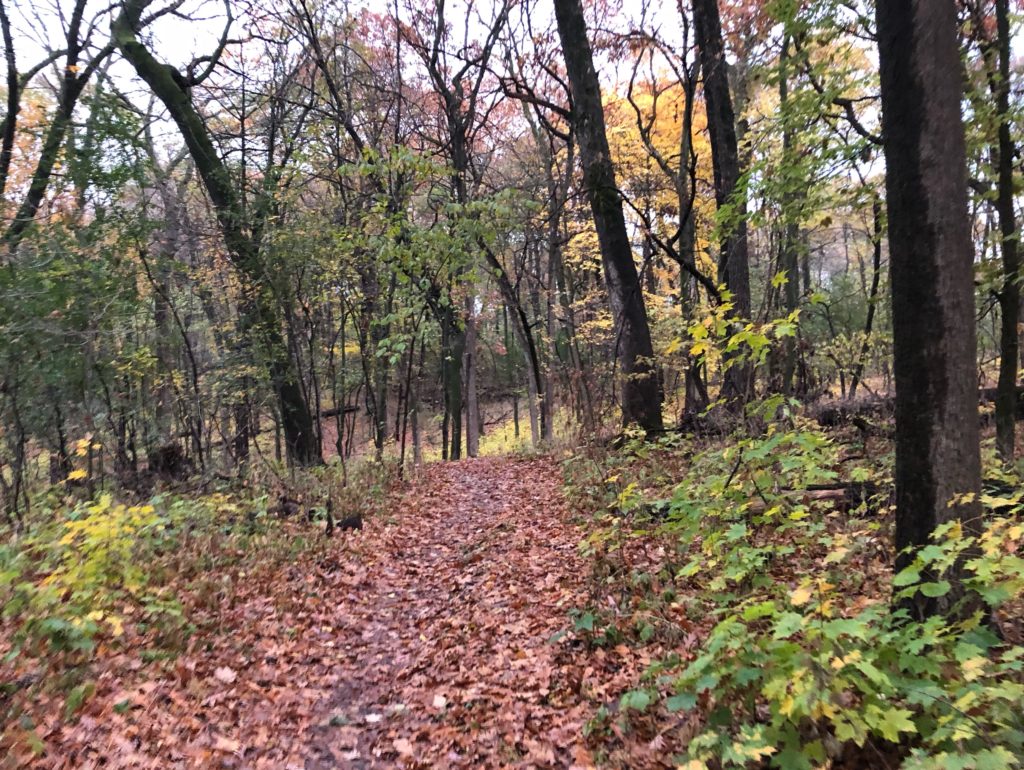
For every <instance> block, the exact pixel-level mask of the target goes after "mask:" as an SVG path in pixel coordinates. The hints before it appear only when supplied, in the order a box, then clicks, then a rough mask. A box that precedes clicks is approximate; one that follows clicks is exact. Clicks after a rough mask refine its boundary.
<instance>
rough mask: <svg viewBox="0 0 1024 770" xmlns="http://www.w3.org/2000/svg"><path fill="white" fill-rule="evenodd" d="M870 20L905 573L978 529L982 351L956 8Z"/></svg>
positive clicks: (938, 6)
mask: <svg viewBox="0 0 1024 770" xmlns="http://www.w3.org/2000/svg"><path fill="white" fill-rule="evenodd" d="M877 22H878V47H879V61H880V69H881V84H882V114H883V118H882V128H883V137H884V148H885V159H886V192H887V204H888V211H889V254H890V257H889V262H890V270H891V276H892V313H893V319H892V320H893V345H894V373H895V380H896V470H895V476H896V550H897V554H898V555H897V557H896V567H897V569H902V568H903V567H905V566H907V565H908V564H909V563H911V561H912V560H913V558H914V553H913V549H915V548H918V547H920V546H923V545H925V544H926V543H927V542H928V541H929V539H930V537H931V535H932V533H933V531H934V530H935V528H936V527H937V526H938V525H940V524H942V523H944V522H946V521H950V520H953V519H960V520H962V521H964V523H965V525H966V527H965V528H966V529H967V530H968V531H976V530H977V528H978V526H979V523H980V505H979V503H978V501H977V497H976V495H977V493H978V491H979V489H980V486H981V463H980V457H979V449H978V403H977V398H978V394H977V384H976V366H977V364H976V353H977V350H976V345H977V343H976V338H975V323H974V283H973V260H972V246H971V232H970V221H969V218H968V214H967V165H966V150H965V143H964V129H963V123H962V119H961V112H960V99H961V95H962V88H963V86H962V82H961V74H960V73H961V68H960V53H959V50H958V47H957V39H956V30H957V18H956V8H955V2H954V0H910V2H895V1H894V0H882V1H881V2H879V3H878V6H877ZM963 495H973V497H972V498H969V499H964V498H963V497H962V496H963ZM947 577H948V578H952V581H953V582H954V583H955V582H956V575H951V576H947ZM962 596H963V591H962V587H959V586H958V587H956V588H954V590H953V591H951V592H950V593H948V594H946V595H945V596H940V597H935V598H929V597H925V596H924V595H921V594H919V595H917V596H916V597H915V598H914V600H913V601H911V602H909V606H908V609H909V611H910V612H911V614H912V616H913V617H915V618H918V619H922V618H924V617H927V616H929V615H933V614H936V613H949V612H951V611H952V610H954V608H955V604H956V600H957V599H958V598H959V597H962Z"/></svg>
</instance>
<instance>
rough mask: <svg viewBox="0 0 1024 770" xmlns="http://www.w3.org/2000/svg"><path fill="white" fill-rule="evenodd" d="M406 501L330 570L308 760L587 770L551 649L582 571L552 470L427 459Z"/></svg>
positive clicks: (577, 718) (572, 706) (316, 764)
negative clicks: (331, 685) (322, 708)
mask: <svg viewBox="0 0 1024 770" xmlns="http://www.w3.org/2000/svg"><path fill="white" fill-rule="evenodd" d="M402 503H403V508H402V510H400V511H394V512H393V514H392V516H391V517H390V518H389V519H388V520H384V521H381V520H378V521H376V522H373V523H372V524H370V525H369V526H368V528H367V529H366V530H365V531H364V532H362V533H359V534H356V535H354V536H351V537H352V540H353V543H352V548H353V551H354V552H355V553H356V554H359V557H360V558H358V559H345V563H344V564H343V565H340V566H339V573H338V588H337V593H336V596H337V599H338V604H337V608H336V619H335V622H334V623H333V624H332V625H333V628H334V632H333V633H334V634H335V638H334V639H333V640H332V641H333V643H334V649H336V650H338V652H339V655H338V658H337V660H336V666H337V668H338V671H337V672H336V673H337V680H338V683H337V686H336V690H335V692H334V694H333V696H332V698H331V700H330V704H329V712H328V714H327V717H328V721H327V723H326V724H324V723H321V724H320V726H319V727H318V728H317V729H316V730H315V737H314V739H313V741H312V743H311V754H312V756H311V757H310V758H309V759H308V760H307V763H306V767H307V768H310V770H327V768H371V767H374V768H375V767H402V766H409V767H473V768H480V767H510V766H524V767H527V766H533V767H552V766H554V767H570V766H572V765H574V764H582V765H584V766H585V765H586V764H589V763H588V762H587V759H586V757H587V755H586V752H585V751H584V750H583V749H582V748H581V747H578V746H577V745H576V744H577V742H578V741H580V740H582V739H581V737H580V736H581V728H582V722H583V719H584V718H585V710H584V709H583V708H582V706H581V705H580V703H579V700H578V698H573V697H572V696H571V692H572V688H571V686H569V685H570V682H569V680H570V679H571V678H572V677H571V672H570V671H569V669H568V668H566V667H564V666H563V665H561V663H560V661H559V657H560V655H559V653H560V651H561V650H562V647H561V646H560V645H556V644H551V643H550V642H549V640H550V639H551V637H552V636H553V635H554V634H556V633H557V632H559V631H561V630H563V629H564V628H565V626H566V624H567V622H568V620H567V613H568V611H569V609H570V608H572V607H573V606H576V605H578V604H579V603H581V602H582V592H583V590H584V588H583V581H584V576H585V567H584V565H583V564H582V563H581V561H580V558H579V556H578V554H577V546H578V543H579V540H580V532H579V530H576V529H575V528H573V527H571V526H569V525H568V524H567V522H566V506H565V503H564V500H563V498H562V494H561V490H560V476H559V471H558V468H557V466H556V465H555V464H554V463H553V462H551V461H549V460H515V459H508V458H504V459H479V460H466V461H462V462H459V463H447V464H436V465H432V466H429V467H428V468H427V469H426V470H425V472H424V476H423V477H422V478H421V479H420V480H419V481H417V482H416V483H415V485H414V486H413V487H412V489H411V490H409V491H408V493H407V494H406V495H405V496H404V497H403V498H402ZM563 657H566V660H567V659H568V656H563Z"/></svg>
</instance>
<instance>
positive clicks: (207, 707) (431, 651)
mask: <svg viewBox="0 0 1024 770" xmlns="http://www.w3.org/2000/svg"><path fill="white" fill-rule="evenodd" d="M560 478H561V477H560V472H559V468H558V466H557V464H556V463H555V462H554V461H550V460H543V459H533V460H521V459H511V458H502V459H481V460H467V461H464V462H459V463H445V464H435V465H431V466H428V467H427V468H426V469H425V470H424V471H423V474H422V476H421V477H420V478H419V479H418V480H416V481H414V482H413V483H411V485H410V486H409V488H408V489H406V490H404V491H403V492H402V494H401V495H400V496H399V497H396V498H395V499H394V501H393V502H392V503H391V510H390V511H389V513H388V514H387V515H383V516H379V517H375V518H374V519H372V520H370V521H368V522H367V523H366V527H365V529H363V530H362V531H360V532H347V533H342V534H341V535H340V536H336V537H335V538H334V540H332V541H331V542H330V543H329V544H328V545H326V547H325V548H320V547H317V548H311V549H310V548H303V549H299V550H297V551H296V553H295V554H292V555H287V554H278V555H277V556H276V557H275V558H274V559H271V560H268V563H269V564H276V565H279V566H276V567H266V568H259V569H253V570H251V571H246V570H245V569H244V568H243V567H241V566H240V564H239V563H236V564H231V563H227V564H225V565H224V566H223V567H220V568H216V569H210V570H209V571H208V572H207V573H204V574H205V575H206V576H205V577H204V578H203V579H202V580H199V581H198V582H195V581H194V583H195V584H194V585H190V588H189V589H188V591H189V593H188V595H187V597H184V598H187V601H188V605H189V607H191V608H192V617H193V620H194V622H195V623H196V625H197V630H196V633H195V634H193V635H192V636H191V637H190V638H189V641H188V645H187V648H186V649H185V650H183V651H181V652H180V653H178V654H175V655H174V656H172V657H169V658H156V659H155V660H156V662H151V663H148V664H147V663H146V662H145V660H144V659H143V655H144V653H145V652H146V650H141V649H136V648H131V649H124V650H120V649H116V648H109V649H107V648H101V649H99V650H98V651H97V657H96V661H95V663H94V664H93V665H92V666H91V668H90V674H89V675H90V677H91V682H92V684H91V685H90V686H91V687H92V688H93V690H92V694H91V695H90V697H89V698H88V700H87V701H86V702H85V704H84V705H83V707H82V708H81V709H80V710H79V711H78V712H77V713H76V714H75V718H74V719H62V718H61V713H62V707H61V701H59V700H54V699H55V698H57V697H59V696H58V695H57V694H54V693H49V694H46V693H43V694H40V696H39V697H38V698H37V699H35V700H34V701H33V702H32V703H29V704H26V705H25V708H26V709H29V710H31V712H32V714H33V716H32V718H31V719H29V718H28V717H27V716H26V717H23V718H22V720H21V722H20V723H19V725H17V726H16V736H15V738H16V740H17V741H19V742H18V743H17V744H16V745H17V746H18V747H19V748H18V750H17V752H10V753H9V756H7V757H6V758H5V757H3V756H0V770H8V768H15V767H16V768H26V767H31V768H39V769H40V770H42V769H44V768H45V770H70V769H71V768H74V770H99V769H100V768H103V769H104V770H112V769H115V768H116V769H118V770H120V769H121V768H146V769H147V770H148V769H149V768H153V769H155V768H160V770H195V769H198V768H202V769H203V770H207V769H209V768H235V769H236V770H243V769H244V770H250V769H251V770H264V769H266V770H270V769H272V770H328V769H329V768H352V770H364V769H366V768H392V767H394V768H403V767H404V768H447V767H451V768H492V767H493V768H497V767H522V768H559V769H562V770H564V769H565V768H572V767H577V768H585V767H590V766H592V761H591V758H590V755H589V754H588V753H587V751H586V750H585V749H584V748H583V746H582V740H583V739H582V728H583V723H584V721H585V720H586V719H588V718H589V717H590V716H591V714H592V713H593V710H594V708H595V699H596V700H597V702H598V703H604V702H607V701H608V700H609V699H610V698H611V697H613V696H610V695H609V690H608V689H607V688H608V687H609V686H611V685H609V684H608V680H609V677H608V670H613V671H616V670H617V671H621V670H622V667H621V666H619V665H618V664H617V663H616V664H615V666H614V667H612V666H609V665H608V660H609V659H608V658H607V657H604V658H602V656H605V652H604V651H603V650H597V651H590V652H588V651H587V650H586V648H584V647H581V646H580V645H578V644H577V643H576V642H574V641H573V640H572V639H571V638H570V637H563V638H561V639H560V640H559V641H557V642H556V643H552V642H551V641H550V640H551V638H552V636H553V635H555V634H557V633H558V632H561V631H564V630H565V629H566V626H567V625H568V624H569V620H568V613H569V611H570V609H572V608H573V607H578V606H582V605H584V604H585V603H586V598H585V596H584V592H585V582H586V574H587V569H588V567H587V566H586V565H585V564H583V563H582V561H581V559H580V558H579V556H578V555H577V545H578V542H579V539H580V537H581V532H580V531H579V530H578V529H576V528H574V527H573V526H572V525H571V524H569V522H568V521H567V515H566V505H565V502H564V500H563V499H562V495H561V488H560V486H561V485H560ZM293 526H295V527H297V530H296V531H297V532H304V533H305V536H307V537H310V536H314V535H313V533H312V532H307V531H305V529H304V527H305V525H304V523H303V522H293ZM250 547H251V548H260V547H262V546H261V544H260V543H259V542H255V543H253V544H251V546H250ZM266 547H271V543H269V542H268V543H267V544H266ZM280 565H287V566H280ZM157 653H159V650H157ZM599 659H603V660H604V661H605V664H604V667H603V669H602V664H601V663H600V662H599ZM616 660H618V659H616ZM620 689H621V688H620ZM26 720H28V721H26ZM17 736H22V737H21V738H18V737H17ZM23 736H30V737H32V739H33V740H34V741H35V745H29V744H28V743H27V742H26V741H25V740H24V737H23ZM3 753H4V751H3V750H2V749H0V755H2V754H3ZM631 766H636V765H631Z"/></svg>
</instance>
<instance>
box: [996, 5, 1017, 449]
mask: <svg viewBox="0 0 1024 770" xmlns="http://www.w3.org/2000/svg"><path fill="white" fill-rule="evenodd" d="M1009 5H1010V2H1009V0H996V36H997V46H998V49H999V76H998V78H996V79H995V81H994V82H995V86H996V93H995V97H996V113H997V114H998V116H999V146H998V151H997V154H996V156H997V158H998V160H999V169H998V171H999V179H998V188H997V193H996V210H997V211H998V213H999V232H1000V236H1001V239H1002V240H1001V244H1002V257H1003V286H1002V288H1001V289H1000V291H999V310H1000V317H1001V323H1000V329H999V381H998V386H997V387H998V395H997V396H996V449H997V450H998V451H999V456H1000V458H1001V459H1002V460H1003V462H1005V463H1012V462H1013V455H1014V448H1015V447H1014V444H1015V443H1016V435H1015V434H1016V422H1015V417H1016V411H1017V403H1016V389H1017V366H1018V357H1019V355H1020V349H1019V347H1020V337H1019V335H1018V332H1017V325H1018V317H1019V316H1020V306H1021V301H1020V256H1019V254H1018V252H1017V221H1016V213H1015V211H1014V201H1013V195H1014V191H1013V164H1014V156H1015V155H1016V148H1015V147H1014V142H1013V138H1012V137H1011V136H1010V8H1009Z"/></svg>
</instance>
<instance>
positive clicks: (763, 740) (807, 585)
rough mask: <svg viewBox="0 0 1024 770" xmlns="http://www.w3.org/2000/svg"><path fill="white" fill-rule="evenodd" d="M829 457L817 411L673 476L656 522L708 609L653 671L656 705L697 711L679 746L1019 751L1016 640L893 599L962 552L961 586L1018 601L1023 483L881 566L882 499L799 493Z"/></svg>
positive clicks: (781, 759) (764, 754) (943, 764)
mask: <svg viewBox="0 0 1024 770" xmlns="http://www.w3.org/2000/svg"><path fill="white" fill-rule="evenodd" d="M836 466H837V460H836V451H835V448H834V447H833V446H832V444H831V442H830V441H829V439H828V438H826V437H825V436H824V435H823V434H821V433H820V432H819V431H818V430H817V429H812V428H809V427H806V426H801V425H799V424H798V425H797V426H796V427H795V428H794V427H791V426H789V425H787V424H785V423H773V424H771V425H769V427H768V429H767V431H766V432H765V434H763V435H761V436H758V437H755V438H740V439H739V440H738V441H737V442H736V443H735V444H731V445H730V446H729V447H727V448H724V449H721V448H719V449H715V450H711V451H709V452H706V453H704V454H701V455H698V456H696V457H695V458H694V459H693V464H692V467H691V471H690V473H689V474H688V476H687V478H686V479H684V480H683V482H682V483H681V484H679V485H678V487H677V489H676V491H675V494H674V496H673V498H672V500H671V503H670V506H669V522H668V523H667V525H666V529H667V531H668V532H669V533H670V534H672V535H673V536H674V537H675V538H676V539H677V542H678V543H679V548H680V550H681V551H682V553H683V561H684V566H683V567H682V568H681V569H679V570H678V573H677V579H678V581H679V582H680V583H686V584H688V585H689V586H690V588H691V589H692V590H696V591H697V592H699V595H700V596H701V597H703V598H704V599H705V601H706V605H707V606H708V608H709V611H710V612H712V613H713V614H714V616H715V618H716V623H715V625H714V627H713V629H712V630H711V632H710V634H709V635H708V637H707V638H706V639H705V641H704V642H703V645H702V647H701V649H700V650H699V651H698V653H697V655H696V657H695V658H693V659H690V660H684V659H682V657H680V658H676V659H672V660H666V661H662V662H661V663H659V664H658V665H657V666H655V667H653V668H652V670H651V671H650V673H649V683H648V684H649V687H650V690H649V691H650V692H660V693H661V694H662V696H663V699H662V702H663V704H664V706H665V707H666V708H667V709H668V710H670V711H691V710H697V712H698V713H699V714H700V716H701V718H702V724H703V728H702V729H700V730H699V732H698V733H697V734H696V736H695V737H693V739H692V740H690V741H689V742H688V744H687V749H686V752H685V755H684V756H682V757H679V762H680V763H681V764H682V766H683V767H688V768H701V767H746V766H751V765H757V764H767V765H770V766H772V767H780V768H787V770H788V769H790V768H794V769H796V768H810V767H818V766H824V765H826V764H827V763H828V762H829V760H831V759H836V758H838V757H840V756H843V757H845V758H846V761H847V762H849V761H850V760H849V757H850V756H862V757H863V762H865V763H867V764H868V765H870V762H871V758H872V757H877V756H878V753H879V752H880V751H886V752H889V754H890V755H892V754H895V756H896V757H898V760H899V761H901V762H902V765H901V766H902V767H904V768H936V770H937V769H938V768H1010V767H1019V766H1020V765H1021V763H1022V761H1024V717H1022V714H1021V705H1022V703H1024V673H1022V668H1024V647H1021V646H1018V645H1014V644H1010V643H1007V642H1004V641H1002V640H1000V639H999V638H998V637H997V636H996V634H995V633H994V632H993V631H992V630H991V629H990V628H989V626H988V624H987V623H986V622H985V619H986V617H985V616H983V613H982V612H981V611H980V610H979V611H976V612H973V613H968V612H964V613H959V615H957V616H956V617H957V618H959V619H944V618H941V617H935V618H931V619H929V620H928V621H926V622H923V623H918V622H912V621H911V620H910V617H909V615H908V614H907V613H906V612H905V611H904V610H901V609H894V606H899V600H900V599H901V598H906V597H909V596H911V595H913V594H914V593H916V592H918V591H920V592H921V593H924V594H925V595H929V596H939V595H943V594H945V593H946V592H948V591H950V590H951V584H950V582H949V581H947V580H946V579H945V576H948V575H949V574H950V570H952V569H954V567H956V566H957V565H961V568H962V571H963V574H964V576H965V585H966V588H967V591H968V596H969V597H971V596H973V597H978V596H980V597H981V598H982V599H984V601H985V602H986V603H987V604H988V605H989V607H990V608H991V609H992V610H993V611H1000V610H1003V609H1009V610H1010V611H1011V612H1013V611H1017V612H1019V604H1020V601H1021V598H1022V596H1024V559H1021V557H1020V555H1019V554H1020V548H1021V540H1022V536H1024V526H1022V524H1021V523H1020V507H1021V506H1020V502H1019V500H1016V499H1010V500H1004V499H995V498H989V497H986V498H983V500H984V503H985V504H986V506H987V507H988V508H989V509H990V513H991V515H990V516H988V517H987V520H986V525H985V529H984V531H983V532H982V534H981V535H979V536H971V535H968V534H966V533H965V532H964V531H963V529H962V528H961V526H960V525H959V524H958V523H951V524H948V525H946V526H943V527H941V528H940V529H939V530H938V531H937V532H936V533H935V537H934V540H933V542H932V543H931V544H930V545H929V546H927V547H925V548H922V549H920V550H919V551H918V552H917V553H916V555H915V557H914V561H913V563H912V564H911V565H910V566H908V567H907V568H906V569H904V570H903V571H902V572H900V573H898V574H896V575H895V576H892V575H891V571H890V570H889V569H887V568H886V566H885V565H886V564H888V563H890V562H891V554H890V553H888V552H887V551H886V550H885V549H884V545H885V543H887V542H888V540H889V537H888V533H887V532H886V530H885V527H884V525H882V524H880V523H879V522H878V514H880V513H884V510H881V511H878V510H875V511H874V512H873V513H874V514H875V515H874V516H872V517H868V516H866V515H864V516H862V515H858V511H843V512H841V513H840V512H838V511H835V510H833V506H832V504H831V503H827V502H821V501H815V500H809V499H807V496H806V495H801V494H800V490H806V489H807V488H808V485H810V484H819V483H823V482H828V481H830V480H833V479H835V478H836V476H837V473H836V470H835V468H836ZM869 474H870V471H868V470H866V469H859V470H856V471H855V472H854V473H853V474H852V475H853V476H854V477H856V478H858V479H861V480H863V479H864V478H865V477H866V476H867V475H869ZM879 504H880V502H879V501H876V508H877V507H878V505H879ZM883 507H884V506H883ZM994 509H998V510H999V511H1000V513H1001V514H1002V515H1000V516H996V515H995V513H994ZM1007 512H1009V513H1007ZM864 513H866V512H864ZM893 592H894V593H893ZM893 598H895V599H896V601H895V602H893V601H892V599H893ZM965 615H966V617H964V616H965ZM860 750H862V751H863V752H864V753H863V755H857V751H860Z"/></svg>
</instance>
